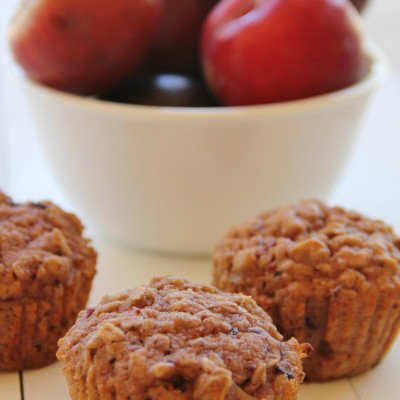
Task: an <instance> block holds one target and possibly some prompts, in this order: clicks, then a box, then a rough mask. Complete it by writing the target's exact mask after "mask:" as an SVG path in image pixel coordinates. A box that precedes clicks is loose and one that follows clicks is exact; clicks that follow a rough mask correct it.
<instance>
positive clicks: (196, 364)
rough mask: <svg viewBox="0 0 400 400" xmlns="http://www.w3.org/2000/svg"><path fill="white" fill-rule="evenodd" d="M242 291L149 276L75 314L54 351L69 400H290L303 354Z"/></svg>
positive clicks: (303, 349) (304, 347)
mask: <svg viewBox="0 0 400 400" xmlns="http://www.w3.org/2000/svg"><path fill="white" fill-rule="evenodd" d="M281 339H282V337H281V335H280V334H279V333H278V332H277V330H276V328H275V326H274V325H273V324H272V322H271V319H270V317H269V316H268V315H267V314H266V313H265V312H264V311H263V310H262V309H261V308H260V307H258V306H257V305H256V303H255V302H254V301H253V300H252V299H250V298H249V297H247V296H243V295H239V294H233V295H232V294H225V293H222V292H220V291H219V290H217V289H216V288H214V287H212V286H206V285H198V284H192V283H190V282H188V281H186V280H184V279H181V278H177V277H165V278H154V279H153V280H152V281H151V283H150V285H149V286H141V287H138V288H135V289H133V290H129V291H126V292H124V293H121V294H118V295H115V296H106V297H104V298H103V299H102V301H101V302H100V304H99V305H98V306H96V307H95V308H89V309H88V310H86V311H82V312H81V313H80V314H79V317H78V319H77V322H76V324H75V325H74V326H73V327H72V328H71V330H70V331H69V332H68V334H67V335H66V336H65V337H64V338H63V339H60V341H59V345H60V349H59V351H58V353H57V356H58V358H59V359H60V360H62V361H64V362H65V368H64V372H65V375H66V377H67V380H68V384H69V389H70V395H71V397H72V398H73V399H85V400H92V399H110V400H112V399H136V400H150V399H152V400H169V399H171V400H172V399H174V400H211V399H212V400H217V399H220V400H237V399H241V400H250V399H265V400H272V399H279V400H286V399H287V400H288V399H295V398H296V393H297V391H298V387H299V384H300V382H301V381H302V380H303V375H304V374H303V371H302V366H301V359H302V358H303V357H305V356H306V352H308V351H309V346H308V345H299V343H298V342H297V341H296V340H295V339H291V340H289V341H287V342H282V340H281Z"/></svg>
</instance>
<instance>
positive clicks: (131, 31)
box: [10, 0, 366, 106]
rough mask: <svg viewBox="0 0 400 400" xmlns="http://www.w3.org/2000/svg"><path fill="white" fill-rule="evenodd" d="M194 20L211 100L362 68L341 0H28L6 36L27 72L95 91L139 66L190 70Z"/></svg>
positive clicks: (312, 86) (323, 85)
mask: <svg viewBox="0 0 400 400" xmlns="http://www.w3.org/2000/svg"><path fill="white" fill-rule="evenodd" d="M214 3H216V5H215V6H214V7H213V8H212V6H213V5H214ZM204 19H205V20H204ZM203 20H204V22H203ZM200 27H202V33H201V54H200V56H201V61H202V65H203V76H204V80H205V81H206V83H207V84H208V86H209V87H210V89H211V91H212V92H213V94H214V95H215V98H216V100H215V103H216V102H218V103H219V104H221V105H227V106H232V105H233V106H236V105H251V104H266V103H272V102H281V101H288V100H295V99H301V98H306V97H311V96H315V95H319V94H323V93H328V92H332V91H334V90H338V89H342V88H344V87H346V86H349V85H351V84H353V83H355V82H357V81H359V80H360V79H361V78H362V76H363V75H364V74H365V72H366V57H365V54H364V50H363V41H362V32H361V18H360V16H359V14H358V13H357V11H356V9H355V8H354V7H353V6H352V4H351V2H350V0H257V1H256V0H220V1H219V2H216V0H203V1H199V0H186V1H185V2H184V5H182V3H180V2H178V1H176V0H149V1H147V0H121V1H120V2H118V4H116V3H115V2H114V1H112V0H101V3H98V1H95V0H87V1H85V2H82V1H81V0H70V1H68V2H66V1H58V0H29V1H25V2H23V3H22V6H21V9H20V12H19V13H17V15H16V17H15V18H14V19H13V21H12V23H11V29H10V44H11V49H12V50H13V53H14V55H15V58H16V60H17V62H19V63H20V64H21V66H22V67H23V69H24V70H25V72H26V73H27V75H28V76H29V77H30V78H32V79H34V80H36V81H39V82H41V83H44V84H46V85H48V86H51V87H54V88H57V89H61V90H65V91H69V92H74V93H81V94H105V93H106V92H107V91H108V90H111V91H113V90H114V89H115V88H116V87H117V86H119V85H120V84H121V82H123V81H124V82H125V79H127V80H126V82H127V83H126V91H129V90H132V88H133V86H132V85H130V84H129V82H131V81H132V80H135V79H136V80H138V79H141V78H140V77H141V76H144V75H146V74H148V73H149V72H154V71H156V72H159V73H163V72H170V73H176V72H179V71H184V72H186V73H189V72H193V69H195V67H194V65H195V64H196V63H197V61H198V60H197V56H196V52H197V48H198V46H199V40H200V39H199V36H200V32H199V30H200ZM116 28H118V29H116ZM140 65H142V67H141V68H140ZM140 90H142V89H140ZM148 90H149V92H151V91H152V88H151V83H150V84H149V89H148ZM106 97H107V96H106ZM129 97H130V98H135V97H136V98H140V96H136V94H135V93H132V96H129ZM180 105H182V106H185V103H182V104H180V103H178V104H175V106H180Z"/></svg>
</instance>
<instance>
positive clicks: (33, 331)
mask: <svg viewBox="0 0 400 400" xmlns="http://www.w3.org/2000/svg"><path fill="white" fill-rule="evenodd" d="M82 230H83V226H82V224H81V222H80V221H79V219H78V218H77V217H76V216H74V215H73V214H68V213H66V212H64V211H62V210H61V209H60V208H59V207H57V206H55V205H54V204H52V203H50V202H43V203H28V204H15V203H14V202H13V201H12V200H11V199H10V198H9V197H7V196H6V195H5V194H4V193H2V192H0V370H14V371H15V370H20V369H28V368H35V367H38V366H42V365H46V364H48V363H50V362H52V361H54V360H55V359H56V357H55V353H56V350H57V340H58V339H59V338H60V337H61V336H63V335H64V334H65V332H66V331H67V330H68V329H69V327H70V326H71V325H72V324H73V322H74V321H75V318H76V316H77V314H78V312H79V311H80V310H81V309H82V308H84V307H85V305H86V301H87V298H88V294H89V291H90V287H91V281H92V278H93V276H94V274H95V264H96V257H97V254H96V252H95V251H94V249H93V248H92V247H91V246H90V245H89V241H88V240H87V239H84V238H83V237H82Z"/></svg>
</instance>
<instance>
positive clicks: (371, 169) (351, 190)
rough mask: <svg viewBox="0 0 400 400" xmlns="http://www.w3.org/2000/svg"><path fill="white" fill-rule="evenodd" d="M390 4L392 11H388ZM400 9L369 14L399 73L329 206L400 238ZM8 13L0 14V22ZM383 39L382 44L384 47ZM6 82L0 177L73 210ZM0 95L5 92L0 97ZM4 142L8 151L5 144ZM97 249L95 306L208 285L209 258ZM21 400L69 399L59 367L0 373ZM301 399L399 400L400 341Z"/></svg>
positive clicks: (6, 389) (378, 7)
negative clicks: (182, 282)
mask: <svg viewBox="0 0 400 400" xmlns="http://www.w3.org/2000/svg"><path fill="white" fill-rule="evenodd" d="M13 2H14V3H15V2H16V0H10V1H7V2H5V4H4V5H5V6H6V8H7V7H10V4H12V3H13ZM389 5H390V7H391V10H393V11H389V9H388V8H385V7H389ZM2 6H3V4H2ZM396 10H397V11H399V12H400V2H398V1H397V0H386V1H382V2H381V1H380V0H379V1H378V0H375V2H372V4H371V7H370V9H369V10H368V14H367V18H366V19H367V25H368V26H369V27H370V28H371V31H372V33H373V35H372V37H373V39H374V38H377V39H378V40H377V42H378V44H381V45H383V46H382V47H383V48H384V49H385V50H386V51H387V52H389V53H390V52H391V51H394V52H393V53H392V55H393V58H392V59H393V61H394V65H395V68H397V70H396V69H395V74H394V76H393V77H392V79H391V80H390V81H389V82H388V84H387V85H386V86H385V87H384V88H383V89H382V90H381V91H380V92H379V93H378V94H377V96H376V97H375V99H374V100H373V101H372V102H371V105H370V108H369V112H368V113H367V115H366V118H365V120H364V123H363V125H362V127H361V131H360V136H359V139H358V142H357V144H356V147H355V149H354V152H353V154H352V158H351V161H350V162H349V164H348V166H347V168H346V170H345V173H344V175H343V177H342V179H341V180H340V182H339V184H338V185H337V187H336V188H335V189H334V191H333V192H332V194H331V196H330V197H329V199H328V202H329V203H331V204H340V205H343V206H345V207H347V208H353V209H357V210H359V211H361V212H364V213H366V214H367V215H369V216H371V217H375V218H381V219H384V220H385V221H387V222H388V223H390V224H391V225H393V226H394V228H395V229H396V231H397V232H398V233H400V207H399V205H400V74H399V69H398V68H399V67H400V64H399V60H400V47H399V46H398V35H399V34H400V23H398V21H399V19H398V13H396ZM375 12H376V14H375ZM6 14H7V13H6ZM6 14H3V13H2V14H1V18H2V19H3V18H4V17H5V16H6ZM375 15H376V19H375V20H374V16H375ZM391 17H393V18H391ZM379 19H381V21H380V20H379ZM396 21H397V22H396ZM397 25H398V28H399V29H397ZM396 32H397V35H395V33H396ZM386 39H387V40H386ZM380 40H383V42H381V43H379V41H380ZM389 56H390V54H389ZM396 71H397V72H396ZM2 78H3V74H0V81H1V79H2ZM4 83H5V88H6V92H7V91H8V95H10V93H12V100H11V101H9V102H8V103H6V104H5V106H6V107H0V109H1V110H2V111H0V116H1V117H5V115H4V114H5V111H4V109H6V110H8V111H6V112H7V118H5V119H4V118H3V119H1V121H0V122H4V124H5V125H1V126H0V129H2V130H4V129H6V130H7V131H8V137H7V140H8V144H7V148H8V153H7V154H6V155H7V156H8V161H9V163H8V167H9V168H8V172H9V176H8V179H7V180H3V182H1V179H0V182H1V183H2V185H3V187H5V189H6V190H7V191H8V192H9V193H10V194H11V195H12V196H13V197H14V198H15V199H16V200H26V199H30V200H40V199H43V198H49V199H51V200H53V201H54V202H56V203H58V204H60V205H61V206H63V207H64V208H66V209H70V205H69V203H68V200H67V199H66V198H65V197H64V196H63V194H62V192H61V190H60V187H59V186H58V183H57V182H56V181H55V180H54V179H53V177H52V175H51V171H50V170H49V168H48V166H47V164H46V162H45V161H44V160H43V157H42V152H41V149H40V146H39V143H38V141H37V138H36V136H35V132H34V131H33V128H32V126H31V120H30V116H29V113H28V112H27V110H26V108H25V105H24V102H23V100H22V98H21V95H20V93H18V92H17V91H16V90H15V88H13V87H12V83H10V82H6V81H5V82H4ZM1 88H2V89H3V86H1ZM2 94H3V93H2V91H0V97H1V95H2ZM0 100H1V99H0ZM0 103H1V102H0ZM0 105H1V104H0ZM0 145H1V146H5V144H4V143H1V144H0ZM0 161H4V160H0ZM0 178H1V176H0ZM260 211H261V210H260ZM232 222H234V221H232ZM89 234H90V232H89ZM94 244H95V247H96V248H97V250H98V252H99V254H100V257H99V264H98V274H97V276H96V278H95V281H94V287H93V291H92V294H91V297H90V304H95V303H97V302H98V301H99V299H100V298H101V297H102V296H103V295H104V294H111V293H115V292H118V291H121V290H124V289H127V288H130V287H132V286H135V285H138V284H142V283H147V282H148V281H149V279H150V277H151V276H153V275H156V274H158V275H161V274H177V275H181V276H184V277H187V278H189V279H191V280H193V281H198V282H209V280H210V269H211V262H210V260H209V259H190V258H186V259H176V258H171V257H159V256H156V255H149V254H142V253H139V252H135V251H133V250H132V249H127V248H121V247H119V246H118V245H115V244H111V243H107V242H105V241H102V240H101V239H100V238H98V237H96V236H95V235H94ZM20 378H21V379H20ZM22 387H23V392H21V388H22ZM20 399H24V400H68V399H69V396H68V391H67V386H66V383H65V380H64V377H63V374H62V371H61V365H60V363H54V364H53V365H51V366H48V367H45V368H42V369H37V370H33V371H27V372H24V373H23V374H21V375H19V374H18V373H0V400H20ZM299 399H300V400H339V399H340V400H400V338H399V339H398V340H397V342H396V343H395V345H394V347H393V348H392V349H391V351H390V352H389V354H388V356H387V357H386V358H385V360H384V361H383V362H382V363H381V364H380V365H379V366H378V367H376V368H374V369H373V370H371V371H370V372H368V373H366V374H363V375H361V376H359V377H356V378H353V379H343V380H339V381H336V382H333V383H325V384H307V385H303V387H302V389H301V392H300V395H299Z"/></svg>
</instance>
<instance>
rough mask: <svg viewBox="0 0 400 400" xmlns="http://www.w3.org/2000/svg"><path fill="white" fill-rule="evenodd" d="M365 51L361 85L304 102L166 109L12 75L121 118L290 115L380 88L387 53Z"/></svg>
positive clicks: (369, 46) (15, 71) (40, 91)
mask: <svg viewBox="0 0 400 400" xmlns="http://www.w3.org/2000/svg"><path fill="white" fill-rule="evenodd" d="M364 52H365V54H366V55H367V57H368V58H369V60H370V67H369V69H368V73H367V74H366V75H365V76H364V77H363V78H362V79H361V80H360V81H358V82H356V83H355V84H353V85H351V86H347V87H345V88H343V89H340V90H336V91H334V92H329V93H324V94H321V95H317V96H313V97H308V98H304V99H298V100H291V101H286V102H279V103H269V104H259V105H247V106H221V107H165V106H148V105H140V104H127V103H118V102H112V101H107V100H102V99H98V98H95V97H90V96H81V95H78V94H73V93H68V92H65V91H62V90H59V89H54V88H51V87H48V86H45V85H43V84H41V83H38V82H35V81H33V80H31V79H29V78H28V77H27V76H26V75H25V74H24V72H23V71H22V69H21V68H19V67H17V68H15V67H13V68H12V75H13V77H14V78H16V79H17V80H18V81H19V83H20V84H21V85H22V86H23V87H26V88H27V89H28V90H30V91H33V92H35V94H37V95H40V96H48V95H51V96H52V97H53V100H54V101H58V102H60V103H65V104H66V105H69V106H73V107H77V108H81V109H87V110H90V111H92V112H108V113H113V114H117V115H120V116H123V115H125V116H129V117H132V116H141V117H145V116H146V117H151V116H154V117H157V118H160V117H179V118H182V117H187V118H204V117H207V118H226V117H233V118H234V117H243V116H245V115H246V116H257V115H269V114H274V115H277V114H281V113H287V112H296V111H306V110H309V109H318V108H323V107H326V106H328V105H330V104H331V105H333V104H336V103H341V102H343V100H347V101H349V100H352V99H354V98H357V97H361V96H364V95H366V94H368V93H370V92H372V91H373V90H374V89H376V88H377V87H379V86H381V85H382V84H383V83H384V82H385V81H386V80H387V79H388V77H389V75H390V70H391V68H390V63H389V61H388V59H387V57H386V56H385V54H384V53H383V52H382V51H381V50H380V49H379V48H378V47H377V46H376V45H374V44H373V43H371V42H366V43H365V44H364Z"/></svg>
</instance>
